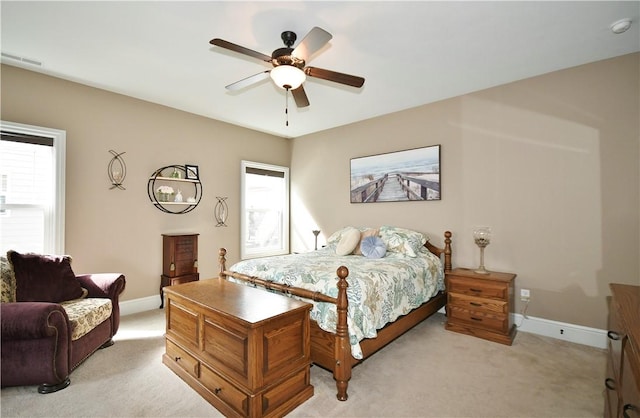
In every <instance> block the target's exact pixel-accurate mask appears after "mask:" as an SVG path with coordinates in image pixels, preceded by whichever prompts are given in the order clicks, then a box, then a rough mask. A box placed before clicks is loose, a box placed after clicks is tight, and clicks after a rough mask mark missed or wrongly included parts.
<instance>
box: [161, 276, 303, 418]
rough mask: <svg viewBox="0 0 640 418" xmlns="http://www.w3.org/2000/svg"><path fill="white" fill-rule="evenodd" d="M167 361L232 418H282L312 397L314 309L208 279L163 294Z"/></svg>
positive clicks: (175, 370)
mask: <svg viewBox="0 0 640 418" xmlns="http://www.w3.org/2000/svg"><path fill="white" fill-rule="evenodd" d="M165 295H166V298H167V309H166V353H165V354H164V355H163V357H162V362H163V363H164V364H165V365H167V366H168V367H169V368H170V369H171V370H173V371H174V372H175V373H176V374H177V375H178V376H180V377H181V378H182V379H183V380H184V381H185V382H187V383H188V384H189V386H191V387H192V388H193V389H195V390H196V391H197V392H198V393H199V394H200V395H202V397H203V398H205V399H206V400H207V401H208V402H209V403H211V405H213V406H214V407H216V408H217V409H218V410H219V411H220V412H221V413H223V414H224V415H225V416H227V417H254V418H255V417H263V416H264V417H281V416H283V415H285V414H287V413H289V412H291V411H292V410H293V409H295V408H296V407H297V406H298V405H300V404H301V403H303V402H304V401H305V400H307V399H309V398H310V397H311V396H313V386H311V384H310V367H311V360H310V345H309V341H310V335H309V311H310V309H311V304H309V303H305V302H302V301H299V300H297V299H292V298H288V297H286V296H282V295H277V294H273V293H268V292H264V291H262V290H259V289H254V288H252V287H249V286H244V285H241V284H237V283H232V282H228V281H226V280H223V279H219V278H216V279H209V280H202V281H199V282H193V283H187V284H183V285H180V286H170V287H167V288H166V289H165Z"/></svg>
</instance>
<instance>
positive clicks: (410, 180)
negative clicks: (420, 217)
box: [350, 145, 441, 203]
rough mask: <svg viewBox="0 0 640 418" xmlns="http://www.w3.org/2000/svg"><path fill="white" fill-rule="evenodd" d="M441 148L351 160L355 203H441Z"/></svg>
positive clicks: (430, 147)
mask: <svg viewBox="0 0 640 418" xmlns="http://www.w3.org/2000/svg"><path fill="white" fill-rule="evenodd" d="M440 193H441V191H440V145H431V146H428V147H424V148H415V149H409V150H404V151H396V152H390V153H386V154H378V155H370V156H367V157H358V158H352V159H351V186H350V194H351V203H376V202H409V201H416V200H417V201H421V200H440Z"/></svg>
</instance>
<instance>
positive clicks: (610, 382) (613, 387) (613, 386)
mask: <svg viewBox="0 0 640 418" xmlns="http://www.w3.org/2000/svg"><path fill="white" fill-rule="evenodd" d="M604 385H605V386H606V387H607V389H609V390H616V381H615V380H613V379H612V378H610V377H607V378H606V379H605V380H604Z"/></svg>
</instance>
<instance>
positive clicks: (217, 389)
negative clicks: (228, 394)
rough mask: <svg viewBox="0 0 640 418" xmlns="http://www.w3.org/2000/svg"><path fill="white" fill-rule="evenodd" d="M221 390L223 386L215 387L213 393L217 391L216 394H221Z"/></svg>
mask: <svg viewBox="0 0 640 418" xmlns="http://www.w3.org/2000/svg"><path fill="white" fill-rule="evenodd" d="M220 392H222V388H215V389H214V390H213V393H215V394H216V395H217V394H219V393H220Z"/></svg>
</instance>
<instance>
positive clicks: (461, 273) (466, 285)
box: [445, 268, 516, 345]
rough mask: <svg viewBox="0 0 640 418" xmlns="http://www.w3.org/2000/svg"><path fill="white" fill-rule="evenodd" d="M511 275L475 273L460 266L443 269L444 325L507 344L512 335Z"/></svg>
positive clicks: (510, 341) (513, 326)
mask: <svg viewBox="0 0 640 418" xmlns="http://www.w3.org/2000/svg"><path fill="white" fill-rule="evenodd" d="M515 277H516V275H515V274H511V273H499V272H490V273H489V274H478V273H475V272H474V271H473V270H469V269H461V268H458V269H454V270H452V271H451V272H449V273H447V274H446V282H447V283H446V286H447V325H446V327H445V328H446V329H448V330H450V331H456V332H461V333H463V334H469V335H473V336H476V337H480V338H484V339H486V340H490V341H495V342H499V343H502V344H507V345H511V344H512V343H513V339H514V338H515V335H516V327H515V324H514V323H513V317H512V314H513V309H514V301H513V293H514V280H515Z"/></svg>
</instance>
